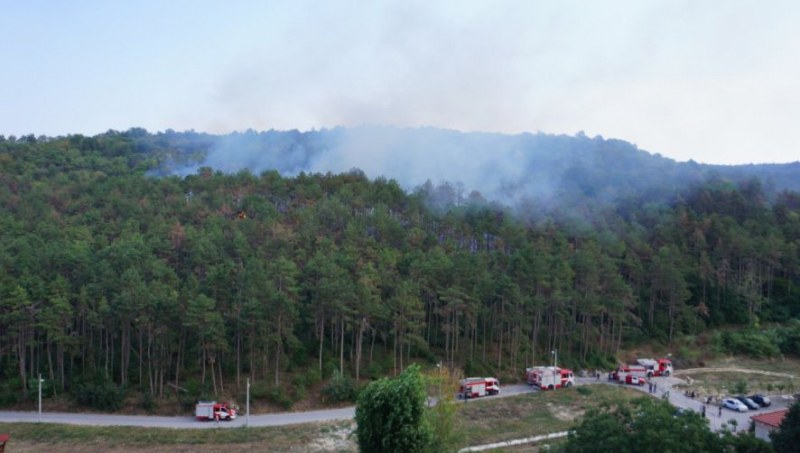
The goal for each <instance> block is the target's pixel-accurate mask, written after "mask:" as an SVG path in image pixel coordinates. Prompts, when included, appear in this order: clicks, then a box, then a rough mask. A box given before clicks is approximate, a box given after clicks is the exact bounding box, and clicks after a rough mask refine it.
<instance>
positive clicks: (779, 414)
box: [750, 409, 789, 442]
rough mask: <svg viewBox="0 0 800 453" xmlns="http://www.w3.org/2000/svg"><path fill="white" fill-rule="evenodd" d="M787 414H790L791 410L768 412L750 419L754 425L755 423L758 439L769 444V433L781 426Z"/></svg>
mask: <svg viewBox="0 0 800 453" xmlns="http://www.w3.org/2000/svg"><path fill="white" fill-rule="evenodd" d="M787 412H789V409H781V410H779V411H774V412H767V413H764V414H758V415H753V416H752V417H750V418H751V419H752V420H753V423H755V427H756V437H758V438H759V439H762V440H766V441H767V442H769V433H770V432H772V430H774V429H777V428H778V427H779V426H781V422H782V421H783V417H784V416H785V415H786V413H787Z"/></svg>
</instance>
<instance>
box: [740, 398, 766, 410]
mask: <svg viewBox="0 0 800 453" xmlns="http://www.w3.org/2000/svg"><path fill="white" fill-rule="evenodd" d="M736 399H737V400H739V401H741V402H742V403H743V404H744V405H745V406H747V408H748V409H750V410H751V411H757V410H759V409H761V406H759V405H758V404H756V402H755V401H753V400H751V399H750V398H748V397H746V396H744V395H739V396H737V397H736Z"/></svg>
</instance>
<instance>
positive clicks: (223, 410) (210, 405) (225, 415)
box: [194, 401, 236, 421]
mask: <svg viewBox="0 0 800 453" xmlns="http://www.w3.org/2000/svg"><path fill="white" fill-rule="evenodd" d="M194 415H195V418H197V419H198V420H228V421H230V420H233V419H235V418H236V409H235V408H234V407H232V406H231V404H230V403H218V402H216V401H200V402H199V403H197V406H195V408H194Z"/></svg>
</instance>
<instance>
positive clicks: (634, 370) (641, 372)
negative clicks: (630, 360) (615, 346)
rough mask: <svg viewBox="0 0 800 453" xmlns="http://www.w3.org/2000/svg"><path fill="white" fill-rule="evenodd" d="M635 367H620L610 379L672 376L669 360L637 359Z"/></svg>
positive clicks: (621, 379)
mask: <svg viewBox="0 0 800 453" xmlns="http://www.w3.org/2000/svg"><path fill="white" fill-rule="evenodd" d="M636 363H637V364H636V365H622V366H620V367H619V368H617V370H616V371H614V372H613V373H612V376H611V377H612V379H614V380H617V381H623V380H624V379H626V376H628V375H631V376H638V377H641V378H648V379H649V378H651V377H653V376H669V375H671V374H672V362H671V361H670V360H669V359H658V360H653V359H637V360H636Z"/></svg>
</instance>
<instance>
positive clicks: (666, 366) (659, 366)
mask: <svg viewBox="0 0 800 453" xmlns="http://www.w3.org/2000/svg"><path fill="white" fill-rule="evenodd" d="M636 363H638V364H639V365H641V366H643V367H645V368H646V369H647V372H648V374H647V377H653V376H669V375H670V374H672V361H671V360H669V359H657V360H653V359H637V360H636Z"/></svg>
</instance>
